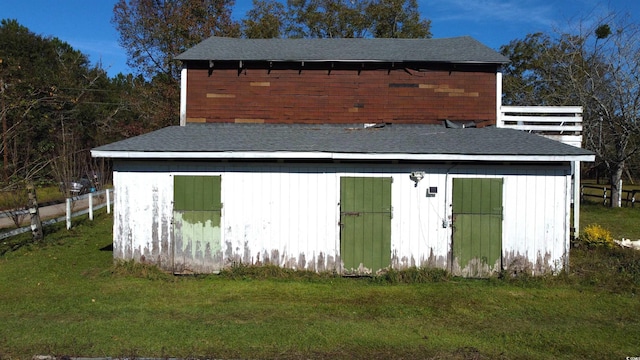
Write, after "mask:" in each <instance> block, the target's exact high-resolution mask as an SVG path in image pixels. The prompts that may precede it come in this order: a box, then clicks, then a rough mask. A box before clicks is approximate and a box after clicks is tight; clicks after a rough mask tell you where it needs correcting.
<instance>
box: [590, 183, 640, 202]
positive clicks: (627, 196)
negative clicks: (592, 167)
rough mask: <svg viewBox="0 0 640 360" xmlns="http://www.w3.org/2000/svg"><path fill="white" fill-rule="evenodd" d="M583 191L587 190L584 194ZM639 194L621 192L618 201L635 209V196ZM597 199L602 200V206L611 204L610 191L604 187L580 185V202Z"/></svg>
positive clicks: (631, 191) (635, 191)
mask: <svg viewBox="0 0 640 360" xmlns="http://www.w3.org/2000/svg"><path fill="white" fill-rule="evenodd" d="M585 189H591V190H587V192H585ZM638 193H640V190H622V193H621V194H620V200H621V202H622V203H625V205H626V206H629V205H631V207H635V204H636V194H638ZM588 197H590V198H598V199H601V200H602V204H603V205H607V204H608V203H610V202H611V189H610V188H608V187H606V186H604V185H581V186H580V202H584V200H585V198H588Z"/></svg>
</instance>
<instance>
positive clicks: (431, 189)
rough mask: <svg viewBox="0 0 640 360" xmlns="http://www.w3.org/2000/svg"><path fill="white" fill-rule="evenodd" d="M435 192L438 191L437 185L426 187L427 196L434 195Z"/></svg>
mask: <svg viewBox="0 0 640 360" xmlns="http://www.w3.org/2000/svg"><path fill="white" fill-rule="evenodd" d="M437 193H438V187H437V186H429V188H428V189H427V197H435V196H436V194H437Z"/></svg>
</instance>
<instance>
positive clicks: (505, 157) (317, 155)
mask: <svg viewBox="0 0 640 360" xmlns="http://www.w3.org/2000/svg"><path fill="white" fill-rule="evenodd" d="M91 156H92V157H101V158H113V159H146V160H151V159H162V160H167V159H193V160H230V159H238V160H276V159H281V160H363V161H370V160H408V161H492V162H496V161H510V162H563V161H585V162H592V161H595V155H535V154H531V155H517V154H513V155H512V154H484V155H483V154H479V155H478V154H410V153H339V152H291V151H274V152H261V151H222V152H200V151H194V152H189V151H185V152H168V151H109V150H91Z"/></svg>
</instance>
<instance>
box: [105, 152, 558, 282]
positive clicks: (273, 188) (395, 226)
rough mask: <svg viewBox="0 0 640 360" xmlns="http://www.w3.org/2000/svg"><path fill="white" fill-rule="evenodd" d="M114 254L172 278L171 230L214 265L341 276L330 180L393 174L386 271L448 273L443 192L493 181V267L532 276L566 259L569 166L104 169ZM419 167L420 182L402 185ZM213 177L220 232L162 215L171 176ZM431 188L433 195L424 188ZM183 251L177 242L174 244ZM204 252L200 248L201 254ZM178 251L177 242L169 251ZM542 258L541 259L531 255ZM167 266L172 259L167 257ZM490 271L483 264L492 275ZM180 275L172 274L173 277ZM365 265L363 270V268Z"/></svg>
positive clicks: (120, 165)
mask: <svg viewBox="0 0 640 360" xmlns="http://www.w3.org/2000/svg"><path fill="white" fill-rule="evenodd" d="M114 168H115V171H114V187H115V193H116V197H115V206H114V214H115V216H114V257H115V258H118V259H135V260H137V261H147V262H153V263H157V264H158V265H160V266H161V267H162V268H163V269H165V270H167V271H176V270H178V271H179V270H181V269H176V268H179V267H180V265H181V263H180V261H176V259H175V258H174V257H175V254H176V248H175V245H176V239H175V238H174V237H175V236H174V235H173V234H174V230H175V226H176V225H175V224H176V223H182V224H183V225H182V226H201V227H203V228H206V229H211V231H213V232H217V233H216V234H218V235H215V236H214V235H212V236H211V237H210V238H211V239H212V240H211V241H214V242H216V243H217V244H219V247H217V246H215V245H214V244H213V243H210V241H209V240H208V241H207V242H201V243H200V244H199V245H198V243H197V241H196V242H195V248H191V249H189V250H190V251H191V256H196V255H197V254H196V253H195V252H197V251H200V250H198V249H201V250H202V251H205V250H206V251H208V253H207V254H204V255H203V258H204V257H205V255H206V256H211V257H212V258H215V259H218V260H216V261H218V262H220V266H229V265H230V264H232V263H233V262H242V263H250V264H276V265H278V266H284V267H291V268H295V269H307V270H313V271H338V272H342V271H344V270H345V269H342V265H341V262H340V226H339V221H340V205H339V203H340V189H339V186H340V177H342V176H375V177H379V176H387V177H389V176H390V177H392V178H393V183H392V196H391V198H392V207H393V217H392V220H391V253H390V254H389V256H390V258H391V266H392V267H394V268H397V269H402V268H408V267H412V266H419V267H423V266H429V267H438V268H443V269H446V270H449V271H452V270H454V267H455V261H453V260H452V259H451V227H450V223H451V207H450V203H451V189H452V179H453V178H455V177H500V178H503V179H504V188H503V209H504V210H503V213H504V220H503V232H502V234H503V239H502V245H503V251H502V252H503V263H502V264H501V265H500V264H498V265H497V267H498V268H499V267H500V266H502V267H505V268H507V267H509V266H512V267H513V266H516V263H518V262H520V263H528V264H533V265H532V267H531V268H532V269H533V272H535V273H538V272H544V271H548V270H549V269H554V271H555V269H558V268H562V266H563V265H564V263H565V261H566V258H567V251H568V236H569V232H568V230H569V229H568V227H569V224H568V216H567V215H566V214H567V212H568V211H569V205H570V204H569V200H568V196H567V191H568V190H567V184H570V179H568V177H570V175H569V173H570V168H569V164H568V163H567V164H566V166H544V165H526V164H523V165H510V166H507V165H491V166H486V165H452V164H416V165H410V164H406V165H403V164H381V165H375V164H368V165H358V164H348V163H345V164H342V163H326V164H325V163H322V164H314V165H308V164H294V163H256V164H252V163H233V162H191V163H190V162H170V161H166V162H165V161H157V162H148V163H145V162H143V161H134V160H115V162H114ZM413 171H423V172H424V173H425V176H424V178H423V179H422V180H420V181H419V182H418V183H417V186H416V183H414V181H412V180H411V179H410V178H409V174H410V173H411V172H413ZM178 174H179V175H196V174H197V175H211V176H221V179H222V183H221V201H222V203H223V208H222V213H221V222H220V226H219V227H217V226H215V225H213V224H189V223H188V222H186V223H185V222H184V219H181V218H176V217H175V215H174V212H173V208H172V201H173V176H174V175H178ZM430 188H432V190H433V189H436V190H437V191H436V193H435V194H434V195H433V196H428V190H429V189H430ZM182 244H184V243H182ZM207 249H208V250H207ZM177 250H178V252H182V253H184V252H185V251H186V250H187V249H186V248H185V247H184V246H182V247H181V248H179V249H177ZM539 254H544V255H539ZM178 260H179V259H178ZM495 267H496V265H494V268H495ZM182 270H184V269H182ZM364 270H365V269H363V271H364Z"/></svg>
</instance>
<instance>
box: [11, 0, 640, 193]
mask: <svg viewBox="0 0 640 360" xmlns="http://www.w3.org/2000/svg"><path fill="white" fill-rule="evenodd" d="M233 6H234V1H233V0H199V1H194V0H119V1H118V2H117V3H116V4H115V6H114V8H113V16H112V24H113V25H114V27H115V28H116V29H117V31H118V33H119V35H120V39H119V40H120V44H121V45H122V47H123V48H124V49H125V51H126V53H127V56H128V60H127V64H128V65H129V67H130V68H131V69H132V71H133V73H132V74H118V75H116V76H114V77H109V76H108V74H107V73H106V71H105V70H104V69H103V68H102V66H101V64H99V63H98V64H91V63H90V62H89V61H88V58H87V55H85V54H82V53H81V52H79V51H78V50H75V49H73V48H72V47H71V46H70V45H69V44H67V43H65V42H63V41H61V40H59V39H57V38H55V37H46V36H41V35H37V34H34V33H32V32H31V31H29V29H27V28H26V27H24V26H22V25H20V24H19V23H18V22H17V21H16V20H10V19H5V20H2V21H1V23H0V120H1V122H2V138H1V141H2V147H1V150H2V164H1V169H2V170H1V172H0V183H1V184H2V187H3V188H10V187H15V185H16V184H17V183H20V182H24V181H31V182H33V181H49V182H56V183H66V181H68V180H70V179H74V178H79V177H84V176H87V175H89V174H98V173H99V174H105V175H106V174H108V173H109V171H108V168H105V166H108V164H105V163H103V162H102V161H101V162H100V163H96V161H95V160H92V159H91V157H90V154H89V150H90V149H91V148H93V147H96V146H99V145H103V144H106V143H110V142H113V141H117V140H121V139H124V138H127V137H131V136H135V135H139V134H142V133H145V132H149V131H153V130H156V129H159V128H162V127H165V126H169V125H177V124H178V122H179V121H178V119H179V115H178V112H179V93H180V92H179V84H180V79H179V76H180V69H181V66H182V65H181V64H180V63H179V62H178V61H175V60H174V57H175V56H177V55H178V54H180V53H182V52H183V51H185V50H187V49H189V48H190V47H192V46H194V45H196V44H197V43H199V42H201V41H202V40H204V39H206V38H208V37H210V36H213V35H216V36H230V37H245V38H294V37H295V38H345V37H385V38H430V37H431V36H432V34H431V23H430V21H429V20H427V19H426V18H424V17H423V16H422V15H421V14H420V12H419V10H418V5H417V1H416V0H356V1H354V0H287V1H286V2H283V1H276V0H254V1H253V6H252V8H251V9H250V10H249V11H248V12H247V13H246V15H245V16H244V18H242V19H239V20H235V19H233V17H232V10H233ZM577 25H584V24H577ZM577 29H578V30H577V31H574V32H565V33H560V34H542V33H538V34H530V35H527V36H526V37H525V38H523V39H514V40H513V41H511V42H510V43H509V44H505V45H504V46H502V47H501V48H500V52H501V53H502V54H504V55H506V56H507V57H509V58H510V59H511V63H509V64H508V65H506V66H505V68H504V69H503V72H504V77H503V79H504V85H503V91H504V95H503V99H504V100H503V102H504V103H505V104H513V105H581V106H583V107H584V123H583V124H584V138H585V143H584V147H586V148H588V149H590V150H593V151H594V152H595V153H596V154H597V157H598V160H597V164H596V165H597V166H595V168H598V169H601V170H602V172H603V173H604V174H605V175H607V176H609V177H610V179H611V181H612V183H613V182H615V184H617V181H616V180H619V179H620V178H621V177H623V176H625V174H627V175H628V176H629V177H631V176H632V175H634V174H635V175H637V173H638V150H639V149H640V142H639V141H638V140H639V139H638V134H639V133H640V131H638V130H640V129H639V128H638V126H639V124H638V121H637V120H638V115H639V114H640V92H639V90H640V89H639V88H640V86H639V85H638V84H639V82H638V76H639V75H638V74H640V72H639V71H638V70H640V69H639V67H640V60H639V59H640V56H638V54H639V48H640V47H639V46H638V41H640V40H636V39H638V38H640V37H638V36H637V35H638V26H637V24H635V23H633V22H631V21H629V18H627V17H624V16H621V15H619V14H612V15H609V16H605V17H603V18H601V19H600V21H599V22H597V23H596V25H592V26H590V27H587V26H578V27H577ZM103 180H108V179H103ZM612 203H613V201H612Z"/></svg>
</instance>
